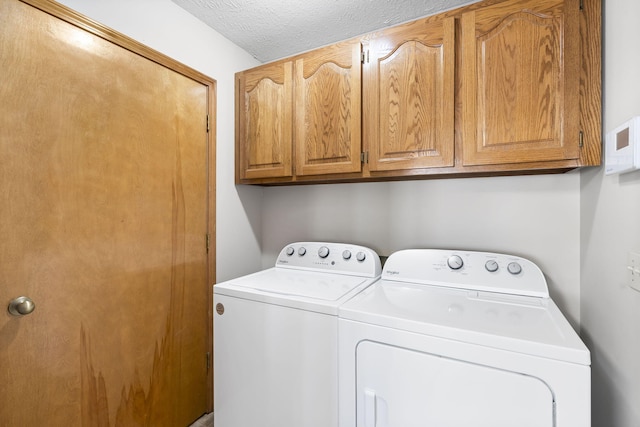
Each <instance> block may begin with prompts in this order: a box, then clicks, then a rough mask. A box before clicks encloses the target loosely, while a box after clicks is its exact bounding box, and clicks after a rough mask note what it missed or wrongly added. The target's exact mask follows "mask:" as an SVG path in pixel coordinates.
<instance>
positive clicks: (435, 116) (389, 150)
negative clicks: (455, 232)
mask: <svg viewBox="0 0 640 427" xmlns="http://www.w3.org/2000/svg"><path fill="white" fill-rule="evenodd" d="M601 13H602V11H601V3H600V0H485V1H482V2H477V3H473V4H471V5H468V6H465V7H462V8H459V9H456V10H452V11H448V12H444V13H442V14H438V15H433V16H429V17H426V18H423V19H420V20H416V21H413V22H409V23H405V24H402V25H398V26H396V27H391V28H386V29H383V30H380V31H377V32H374V33H371V34H367V35H364V36H362V37H358V38H356V39H352V40H347V41H344V42H340V43H336V44H334V45H330V46H327V47H324V48H320V49H317V50H314V51H310V52H306V53H303V54H300V55H297V56H294V57H292V58H286V59H282V60H280V61H276V62H273V63H271V64H267V65H263V66H261V67H257V68H254V69H251V70H247V71H244V72H241V73H238V74H237V76H236V94H237V100H236V110H237V111H236V117H237V122H236V141H237V171H238V172H237V181H238V182H239V183H255V184H282V183H285V184H286V183H298V182H345V181H352V182H353V181H371V180H389V179H415V178H427V177H434V176H439V177H446V176H455V177H459V176H472V175H479V174H481V175H484V176H486V175H505V174H530V173H548V172H564V171H567V170H571V169H573V168H576V167H581V166H594V165H599V164H600V162H601V156H602V155H601V150H602V137H601V85H602V84H601V31H600V28H601Z"/></svg>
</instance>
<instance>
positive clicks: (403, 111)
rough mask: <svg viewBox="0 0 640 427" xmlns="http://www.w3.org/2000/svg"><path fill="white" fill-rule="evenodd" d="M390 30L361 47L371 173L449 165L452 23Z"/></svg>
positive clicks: (452, 93)
mask: <svg viewBox="0 0 640 427" xmlns="http://www.w3.org/2000/svg"><path fill="white" fill-rule="evenodd" d="M422 24H423V23H422V22H421V21H419V22H415V23H411V24H408V25H403V26H400V27H397V28H394V29H391V30H389V31H387V32H385V33H384V35H383V36H380V37H377V38H374V39H372V40H371V41H370V42H369V43H368V44H367V45H365V52H366V55H367V56H368V59H367V61H366V62H365V66H364V70H363V87H364V89H363V128H364V139H365V143H366V144H367V148H368V152H369V169H370V170H371V171H383V170H400V169H414V168H425V167H443V166H453V161H454V156H453V155H454V76H455V71H454V67H455V26H454V24H455V21H454V19H453V18H447V19H444V20H438V21H435V22H430V23H429V24H428V25H422Z"/></svg>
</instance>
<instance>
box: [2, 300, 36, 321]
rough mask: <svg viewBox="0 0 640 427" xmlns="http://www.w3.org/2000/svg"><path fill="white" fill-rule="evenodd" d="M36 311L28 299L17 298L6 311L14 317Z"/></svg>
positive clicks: (33, 304)
mask: <svg viewBox="0 0 640 427" xmlns="http://www.w3.org/2000/svg"><path fill="white" fill-rule="evenodd" d="M35 309H36V304H35V303H34V302H33V301H31V299H30V298H28V297H18V298H15V299H13V300H11V302H10V303H9V308H8V311H9V313H10V314H12V315H14V316H26V315H27V314H31V313H32V312H33V310H35Z"/></svg>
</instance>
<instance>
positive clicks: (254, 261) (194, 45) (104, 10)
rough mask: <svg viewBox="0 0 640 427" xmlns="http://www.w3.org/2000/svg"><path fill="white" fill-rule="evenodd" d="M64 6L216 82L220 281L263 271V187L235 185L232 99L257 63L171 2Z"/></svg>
mask: <svg viewBox="0 0 640 427" xmlns="http://www.w3.org/2000/svg"><path fill="white" fill-rule="evenodd" d="M59 2H60V3H62V4H64V5H66V6H69V7H70V8H72V9H74V10H76V11H78V12H80V13H82V14H84V15H86V16H88V17H90V18H92V19H94V20H96V21H98V22H100V23H102V24H104V25H106V26H108V27H110V28H112V29H114V30H116V31H119V32H121V33H123V34H125V35H127V36H129V37H131V38H133V39H135V40H137V41H139V42H141V43H143V44H145V45H147V46H149V47H151V48H153V49H155V50H157V51H159V52H162V53H164V54H165V55H168V56H170V57H172V58H174V59H176V60H178V61H180V62H182V63H183V64H185V65H188V66H190V67H192V68H194V69H196V70H198V71H200V72H202V73H204V74H206V75H208V76H210V77H212V78H214V79H216V81H217V82H218V99H217V101H218V105H217V157H218V159H217V165H216V173H217V195H216V201H217V224H216V228H217V242H216V244H217V257H216V258H217V259H216V264H217V268H216V270H217V279H218V281H223V280H227V279H230V278H232V277H237V276H240V275H243V274H247V273H249V272H253V271H255V270H257V269H259V268H260V262H261V261H260V255H261V248H260V238H261V229H260V227H261V219H260V204H261V200H262V189H261V188H258V187H248V186H241V187H238V188H236V186H235V185H234V155H235V154H234V143H235V142H234V120H235V119H234V97H233V93H234V90H233V88H234V74H235V72H237V71H240V70H244V69H247V68H250V67H253V66H256V65H258V61H256V60H255V59H254V58H252V57H251V56H250V55H249V54H248V53H247V52H245V51H244V50H242V49H240V48H239V47H238V46H236V45H234V44H233V43H231V42H230V41H229V40H227V39H226V38H224V37H222V36H221V35H220V34H218V33H217V32H215V31H214V30H212V29H211V28H210V27H208V26H206V25H205V24H204V23H203V22H201V21H199V20H198V19H196V18H195V17H193V16H192V15H191V14H189V13H188V12H186V11H185V10H184V9H182V8H181V7H179V6H177V5H176V4H175V3H172V2H171V1H170V0H110V1H101V0H60V1H59Z"/></svg>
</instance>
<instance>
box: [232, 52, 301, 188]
mask: <svg viewBox="0 0 640 427" xmlns="http://www.w3.org/2000/svg"><path fill="white" fill-rule="evenodd" d="M292 69H293V66H292V63H291V62H283V63H275V64H270V65H266V66H262V67H258V68H254V69H251V70H249V71H245V72H243V73H239V74H238V75H237V77H236V96H237V99H236V108H237V123H236V129H237V134H236V139H237V141H236V147H237V150H238V152H237V153H236V154H237V158H238V175H239V178H240V180H242V179H252V178H274V177H289V176H291V174H292V163H291V151H292V142H291V132H292V128H291V126H292V102H293V92H292V85H293V73H292Z"/></svg>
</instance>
